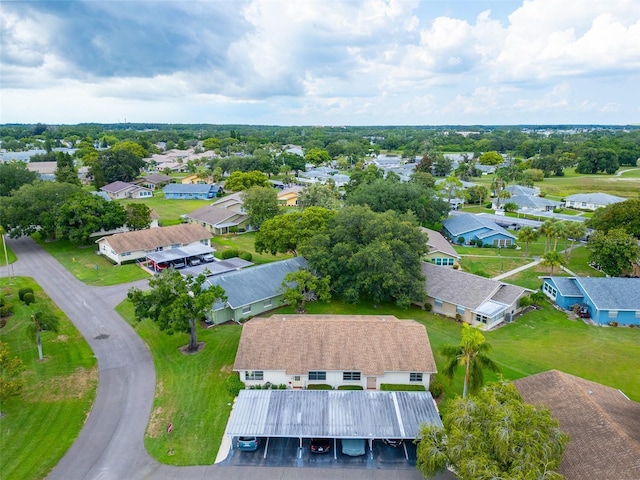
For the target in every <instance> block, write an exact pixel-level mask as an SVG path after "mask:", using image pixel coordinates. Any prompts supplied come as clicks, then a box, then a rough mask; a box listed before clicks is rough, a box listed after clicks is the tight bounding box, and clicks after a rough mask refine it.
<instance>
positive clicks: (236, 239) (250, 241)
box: [211, 232, 291, 264]
mask: <svg viewBox="0 0 640 480" xmlns="http://www.w3.org/2000/svg"><path fill="white" fill-rule="evenodd" d="M255 238H256V234H255V232H247V233H241V234H238V235H216V236H215V237H213V238H212V239H211V244H212V245H213V246H215V248H216V256H217V257H219V256H220V252H222V251H224V250H227V249H229V248H237V249H238V250H242V251H245V252H249V253H251V255H253V260H252V262H254V263H258V264H260V263H268V262H274V261H276V260H284V259H286V258H291V255H289V254H287V255H270V254H268V253H257V252H256V250H255V246H254V245H255Z"/></svg>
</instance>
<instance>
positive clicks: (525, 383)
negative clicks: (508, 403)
mask: <svg viewBox="0 0 640 480" xmlns="http://www.w3.org/2000/svg"><path fill="white" fill-rule="evenodd" d="M513 383H514V385H515V386H516V388H517V389H518V391H519V392H520V394H521V395H522V397H523V398H524V400H525V402H527V403H530V404H533V405H540V406H543V407H546V408H548V409H549V410H550V411H551V414H552V415H553V416H554V417H555V418H556V419H557V420H558V422H559V423H560V428H561V429H562V431H564V432H565V433H567V434H569V437H570V440H569V444H568V445H567V447H566V449H565V452H564V455H563V457H562V461H561V462H560V467H559V469H558V471H559V473H560V474H562V475H564V478H566V479H567V480H602V479H604V478H610V479H614V478H615V479H626V480H632V479H637V478H640V403H638V402H634V401H632V400H629V398H628V397H627V396H626V395H625V394H624V393H622V392H621V391H620V390H618V389H615V388H611V387H607V386H605V385H602V384H600V383H596V382H592V381H590V380H585V379H583V378H580V377H576V376H573V375H569V374H568V373H564V372H560V371H558V370H550V371H547V372H543V373H538V374H536V375H531V376H529V377H525V378H520V379H518V380H515V381H514V382H513Z"/></svg>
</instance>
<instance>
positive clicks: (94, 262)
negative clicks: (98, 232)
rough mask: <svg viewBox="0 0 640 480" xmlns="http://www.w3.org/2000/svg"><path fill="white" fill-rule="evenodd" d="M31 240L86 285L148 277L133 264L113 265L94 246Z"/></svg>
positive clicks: (114, 282)
mask: <svg viewBox="0 0 640 480" xmlns="http://www.w3.org/2000/svg"><path fill="white" fill-rule="evenodd" d="M33 238H34V239H35V240H36V241H37V242H38V243H39V244H40V245H41V246H42V248H44V249H45V250H46V251H47V252H49V253H50V254H51V255H52V256H54V257H55V258H56V260H58V261H59V262H60V263H61V264H62V265H63V266H64V268H66V269H67V270H68V271H69V272H71V274H72V275H73V276H74V277H76V278H77V279H78V280H80V281H81V282H84V283H86V284H87V285H99V286H106V285H117V284H120V283H127V282H133V281H135V280H142V279H143V278H148V277H149V274H148V273H147V272H145V271H144V270H142V269H141V268H140V267H138V266H137V265H135V264H131V265H113V264H112V263H111V262H110V261H109V260H107V259H106V257H104V256H102V255H98V254H97V252H98V247H97V246H95V245H92V246H90V247H77V246H75V245H73V244H72V243H70V242H68V241H66V240H57V241H55V242H43V241H42V240H40V239H39V238H38V236H37V235H34V237H33Z"/></svg>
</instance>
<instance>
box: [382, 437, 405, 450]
mask: <svg viewBox="0 0 640 480" xmlns="http://www.w3.org/2000/svg"><path fill="white" fill-rule="evenodd" d="M382 442H383V443H384V444H385V445H389V446H390V447H394V448H396V447H400V446H402V444H403V443H404V442H403V440H402V439H401V438H383V439H382Z"/></svg>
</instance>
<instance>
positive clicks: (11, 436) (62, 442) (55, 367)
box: [0, 277, 98, 479]
mask: <svg viewBox="0 0 640 480" xmlns="http://www.w3.org/2000/svg"><path fill="white" fill-rule="evenodd" d="M0 286H2V292H3V295H6V294H7V293H8V292H11V293H12V294H11V295H10V296H8V297H6V300H7V302H8V303H12V304H14V305H15V314H14V315H13V316H11V317H9V319H8V321H7V324H6V326H5V327H4V328H0V340H2V341H3V342H6V343H8V344H9V346H10V350H11V355H12V356H13V355H17V356H18V357H20V358H21V359H22V361H23V363H24V365H25V367H26V370H25V373H24V374H23V378H24V379H25V382H26V385H25V388H24V390H23V393H22V394H21V395H20V396H18V397H13V398H11V399H9V400H8V401H6V402H4V403H3V404H2V412H3V413H5V414H6V415H5V416H4V417H2V419H1V420H0V438H1V441H0V445H1V447H0V448H1V452H2V453H0V457H1V458H2V473H1V474H0V476H1V477H2V478H7V479H9V478H16V479H17V478H20V479H40V478H44V477H46V476H47V474H48V473H49V471H50V470H51V469H52V468H53V467H54V466H55V465H56V464H57V463H58V461H59V460H60V459H61V458H62V456H63V455H64V454H65V452H66V451H67V449H68V448H69V447H70V446H71V444H72V443H73V442H74V440H75V439H76V437H77V436H78V433H79V432H80V429H81V428H82V426H83V425H84V422H85V420H86V417H87V415H88V414H89V411H90V408H91V405H92V404H93V400H94V398H95V393H96V386H97V380H98V372H97V368H96V359H95V357H94V356H93V352H92V351H91V349H90V348H89V345H88V344H87V343H86V342H85V340H84V338H83V337H82V335H80V333H79V332H78V330H76V328H75V327H74V326H73V324H72V323H71V321H69V319H68V318H67V317H66V316H65V315H64V314H63V313H62V312H60V311H59V310H58V309H57V307H56V306H55V304H53V302H52V301H51V300H50V299H49V298H48V297H47V296H46V295H45V293H44V292H43V291H42V289H41V288H40V287H39V286H38V285H37V284H36V283H35V282H34V281H33V280H32V279H31V278H24V277H18V278H14V279H13V284H12V285H8V280H7V279H6V278H2V279H0ZM23 287H31V288H33V290H34V292H35V295H36V299H37V304H36V305H37V306H38V307H40V306H43V305H46V306H47V308H48V309H50V310H51V311H53V312H55V314H56V316H57V317H58V318H59V319H60V328H59V332H58V333H53V332H43V334H42V348H43V353H44V356H45V359H44V361H43V362H40V361H38V351H37V348H36V345H35V344H34V343H32V342H31V340H29V339H28V338H27V336H26V333H25V332H26V328H27V324H28V321H29V319H30V312H31V311H32V310H34V306H29V307H27V306H25V305H24V304H23V303H22V302H21V301H20V299H19V298H18V293H17V292H18V289H20V288H23Z"/></svg>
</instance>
